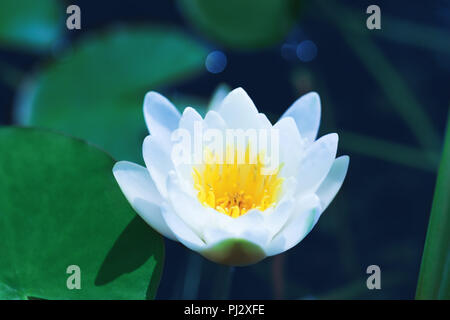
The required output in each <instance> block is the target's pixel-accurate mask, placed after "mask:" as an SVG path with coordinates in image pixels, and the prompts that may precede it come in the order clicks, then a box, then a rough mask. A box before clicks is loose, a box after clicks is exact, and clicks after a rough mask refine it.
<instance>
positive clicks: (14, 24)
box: [0, 0, 65, 50]
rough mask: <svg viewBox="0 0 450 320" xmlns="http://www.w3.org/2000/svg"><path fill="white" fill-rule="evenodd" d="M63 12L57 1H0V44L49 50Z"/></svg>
mask: <svg viewBox="0 0 450 320" xmlns="http://www.w3.org/2000/svg"><path fill="white" fill-rule="evenodd" d="M64 13H65V11H63V10H62V9H61V8H60V3H59V2H58V1H57V0H39V1H36V0H20V1H17V0H2V1H0V43H1V45H3V46H11V47H15V48H17V47H19V48H20V47H22V48H27V49H30V48H32V49H37V50H46V49H49V48H50V47H51V46H52V45H53V44H54V42H55V40H56V38H57V37H58V35H59V34H60V28H61V27H62V26H63V21H61V16H64Z"/></svg>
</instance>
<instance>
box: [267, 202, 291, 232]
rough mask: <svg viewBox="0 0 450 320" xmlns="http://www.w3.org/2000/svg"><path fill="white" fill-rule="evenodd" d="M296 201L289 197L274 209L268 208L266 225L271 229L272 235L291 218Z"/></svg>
mask: <svg viewBox="0 0 450 320" xmlns="http://www.w3.org/2000/svg"><path fill="white" fill-rule="evenodd" d="M294 204H295V202H294V201H293V200H292V199H287V200H284V201H281V202H280V204H278V205H277V206H276V207H275V208H274V209H273V210H270V209H268V210H266V211H269V212H267V213H266V211H264V212H263V214H264V225H265V226H266V227H267V228H268V229H269V231H270V237H271V238H272V237H273V236H275V235H276V234H277V233H278V232H279V231H280V230H281V228H283V227H284V225H285V224H286V222H287V221H288V220H289V217H290V216H291V214H292V212H293V210H294V208H295V206H294Z"/></svg>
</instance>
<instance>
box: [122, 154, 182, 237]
mask: <svg viewBox="0 0 450 320" xmlns="http://www.w3.org/2000/svg"><path fill="white" fill-rule="evenodd" d="M113 174H114V177H115V178H116V180H117V182H118V184H119V186H120V189H121V190H122V192H123V194H124V195H125V197H126V198H127V200H128V202H130V204H131V206H132V207H133V208H134V210H135V211H136V212H137V213H138V214H139V215H140V216H141V217H142V219H144V221H145V222H147V223H148V224H149V225H150V226H151V227H152V228H153V229H155V230H156V231H158V232H159V233H161V234H162V235H163V236H165V237H168V238H170V239H172V240H174V239H175V236H174V234H173V233H172V231H171V230H170V229H169V227H168V226H167V224H166V222H165V221H164V219H163V217H162V215H161V209H160V205H161V203H162V198H161V196H160V194H159V192H158V190H157V189H156V186H155V184H154V183H153V181H152V179H151V177H150V174H149V172H148V171H147V169H146V168H144V167H141V166H139V165H137V164H134V163H131V162H127V161H121V162H117V163H116V164H115V165H114V168H113Z"/></svg>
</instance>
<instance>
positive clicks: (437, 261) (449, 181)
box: [416, 109, 450, 299]
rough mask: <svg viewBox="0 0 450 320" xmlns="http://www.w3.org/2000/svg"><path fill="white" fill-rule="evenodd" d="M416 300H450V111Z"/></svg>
mask: <svg viewBox="0 0 450 320" xmlns="http://www.w3.org/2000/svg"><path fill="white" fill-rule="evenodd" d="M416 299H450V109H449V112H448V120H447V133H446V136H445V141H444V149H443V153H442V159H441V164H440V167H439V172H438V177H437V182H436V188H435V191H434V199H433V206H432V209H431V214H430V221H429V224H428V231H427V238H426V241H425V248H424V251H423V256H422V265H421V268H420V275H419V282H418V284H417V292H416Z"/></svg>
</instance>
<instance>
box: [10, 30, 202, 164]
mask: <svg viewBox="0 0 450 320" xmlns="http://www.w3.org/2000/svg"><path fill="white" fill-rule="evenodd" d="M204 56H205V51H204V49H203V48H202V47H200V46H199V45H197V44H196V43H195V42H193V41H191V40H190V39H189V38H187V37H186V36H184V35H183V34H182V33H180V32H178V31H175V30H170V29H157V28H139V29H126V30H118V31H111V32H108V33H106V34H104V35H103V36H99V35H96V36H93V37H91V38H88V39H84V40H83V41H82V42H81V43H78V44H77V45H76V46H75V47H74V48H73V50H72V51H71V52H68V53H67V54H66V55H65V56H63V57H61V59H59V60H58V61H57V62H55V63H54V64H52V65H50V66H49V67H48V68H47V69H45V70H44V71H43V72H42V74H40V75H39V76H38V77H37V79H36V81H35V82H34V85H31V86H29V89H28V90H25V91H24V92H22V96H21V101H22V103H21V104H19V109H18V110H17V111H16V118H17V119H18V121H19V122H20V123H22V124H26V125H33V126H39V127H44V128H51V129H54V130H57V131H61V132H64V133H67V134H70V135H73V136H76V137H79V138H83V139H85V140H87V141H89V142H92V143H94V144H96V145H98V146H100V147H101V148H103V149H105V150H106V151H108V152H109V153H111V154H112V155H113V156H114V157H115V158H116V159H119V160H130V161H134V162H138V161H142V159H141V158H142V157H141V147H142V141H143V138H144V137H145V135H147V134H148V131H147V129H146V127H145V123H144V117H143V114H142V103H143V101H144V96H145V93H146V92H147V91H149V90H155V89H158V88H160V87H161V86H163V85H168V84H173V83H174V82H175V81H176V80H180V79H182V78H184V77H186V76H187V75H191V74H192V73H193V72H196V71H199V70H200V69H202V68H203V62H204ZM30 88H31V89H30Z"/></svg>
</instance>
